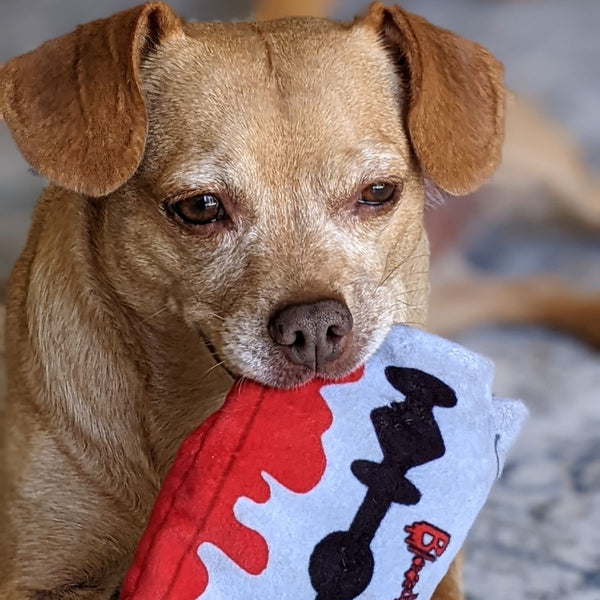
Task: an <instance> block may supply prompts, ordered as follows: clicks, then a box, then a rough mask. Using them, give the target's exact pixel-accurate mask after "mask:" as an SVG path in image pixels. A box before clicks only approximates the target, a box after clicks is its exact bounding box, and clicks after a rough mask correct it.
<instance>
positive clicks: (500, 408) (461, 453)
mask: <svg viewBox="0 0 600 600" xmlns="http://www.w3.org/2000/svg"><path fill="white" fill-rule="evenodd" d="M388 366H395V367H407V368H411V369H418V370H420V371H424V372H425V373H428V374H430V375H433V376H435V377H437V378H439V379H440V380H441V381H443V382H444V383H446V384H448V385H449V386H450V387H451V388H452V389H453V390H454V392H455V394H456V397H457V403H456V406H455V407H453V408H443V407H435V408H434V409H433V414H434V417H435V420H436V422H437V425H438V426H439V429H440V431H441V434H442V437H443V441H444V445H445V454H444V455H443V456H442V457H441V458H438V459H436V460H432V461H431V462H427V463H426V464H423V465H421V466H418V467H415V468H412V469H409V470H408V472H407V474H406V477H407V478H408V480H409V481H410V482H412V483H413V484H414V485H416V487H417V488H418V489H419V490H420V492H421V494H422V497H421V499H420V501H419V502H418V503H417V504H415V505H413V506H407V505H404V504H392V505H391V506H390V508H389V510H388V511H387V513H386V514H385V517H384V518H383V520H382V521H381V525H380V526H379V528H378V530H377V533H376V534H375V537H374V539H373V542H372V543H371V550H372V552H373V556H374V560H375V567H374V573H373V577H372V580H371V582H370V584H369V585H368V587H367V588H366V589H365V590H364V592H362V593H361V594H360V595H359V596H355V597H358V598H361V599H362V600H372V599H374V598H381V599H386V598H389V599H390V600H391V599H392V598H399V597H402V596H401V594H402V587H403V580H404V577H405V575H404V574H405V572H406V571H407V570H408V569H409V567H410V565H411V560H412V559H413V557H414V553H411V552H410V551H409V549H408V548H407V545H406V544H405V542H404V539H405V538H406V537H407V533H408V532H407V531H405V527H406V526H411V525H413V524H418V523H421V522H427V523H429V524H431V525H434V526H435V527H436V528H439V529H441V530H443V531H444V532H447V533H448V534H450V536H451V539H450V543H449V544H448V546H447V548H446V550H445V551H444V552H443V553H442V555H441V556H440V557H435V558H436V560H433V561H429V560H426V561H425V564H424V566H423V568H422V570H421V571H420V573H419V574H418V577H419V580H418V582H417V584H416V586H415V587H414V593H415V594H418V597H419V598H420V600H426V599H427V598H430V597H431V595H432V593H433V591H434V590H435V587H436V586H437V584H438V583H439V581H440V580H441V579H442V577H443V576H444V574H445V573H446V571H447V569H448V567H449V565H450V563H451V561H452V559H453V558H454V557H455V556H456V553H457V552H458V551H459V550H460V548H461V546H462V544H463V542H464V540H465V537H466V535H467V532H468V531H469V529H470V527H471V525H472V523H473V521H474V520H475V517H476V516H477V513H478V512H479V511H480V509H481V507H482V506H483V504H484V502H485V499H486V497H487V495H488V493H489V491H490V488H491V486H492V484H493V482H494V481H495V479H496V478H497V476H498V474H499V472H500V470H501V467H502V465H503V463H504V459H505V456H506V452H507V451H508V448H509V447H510V445H511V444H512V442H513V441H514V439H515V437H516V435H517V433H518V431H519V429H520V427H521V425H522V423H523V421H524V419H525V416H526V409H525V407H524V405H523V404H522V403H521V402H517V401H509V400H502V399H499V398H494V397H493V396H492V383H493V373H494V368H493V365H492V363H491V362H490V361H488V360H487V359H485V358H483V357H482V356H479V355H477V354H475V353H473V352H471V351H469V350H467V349H465V348H463V347H461V346H460V345H458V344H456V343H454V342H450V341H448V340H444V339H441V338H438V337H436V336H433V335H431V334H428V333H425V332H422V331H419V330H416V329H412V328H408V327H405V326H398V327H396V328H394V329H393V331H392V332H391V333H390V334H389V336H388V337H387V339H386V341H385V343H384V344H383V345H382V347H381V349H380V350H379V351H378V352H377V354H376V355H375V356H374V357H373V358H372V359H371V360H370V361H369V363H368V364H367V366H366V368H365V372H364V375H363V377H362V378H361V379H360V380H359V381H357V382H355V383H346V384H342V385H330V386H326V387H324V388H323V389H322V396H323V397H324V399H325V400H326V402H327V404H328V406H329V408H330V410H331V411H332V414H333V424H332V426H331V428H330V429H329V430H328V431H327V432H326V433H325V434H324V436H323V446H324V449H325V455H326V458H327V466H326V469H325V473H324V475H323V477H322V479H321V481H320V482H319V484H318V485H317V486H316V487H315V488H314V489H313V490H311V491H310V492H308V493H306V494H296V493H292V492H290V491H289V490H288V489H286V488H285V487H283V486H282V485H280V484H279V483H278V482H277V481H276V480H274V479H273V478H272V477H271V476H270V475H269V474H264V475H263V476H264V479H265V480H266V481H267V483H268V484H269V485H270V487H271V498H270V499H269V501H268V502H266V503H265V504H257V503H255V502H253V501H251V500H249V499H247V498H242V499H240V500H238V502H237V504H236V505H235V514H236V517H237V518H238V520H239V521H240V522H241V523H242V524H244V525H246V526H248V527H250V528H252V529H254V530H256V531H258V532H259V533H260V535H262V536H263V537H264V538H265V539H266V541H267V544H268V546H269V563H268V566H267V568H266V570H265V571H264V572H263V573H262V574H261V575H258V576H251V575H248V574H247V573H245V572H243V571H242V570H241V569H239V568H238V567H237V566H236V565H235V564H234V563H233V562H232V561H230V559H229V558H228V557H227V556H226V555H224V554H223V553H222V552H221V551H220V550H219V549H218V548H216V547H215V546H212V545H210V544H203V545H201V546H200V548H199V551H198V553H199V555H200V557H201V559H202V561H203V562H204V564H205V565H206V567H207V568H208V572H209V574H210V576H209V584H208V587H207V589H206V591H205V592H204V593H203V594H202V595H201V598H202V600H204V599H208V600H216V599H221V598H225V596H226V597H227V598H228V600H242V599H243V600H246V599H247V598H261V599H262V600H286V599H289V600H292V599H293V600H304V599H306V600H310V599H313V598H315V591H314V589H313V587H312V585H311V580H310V578H309V573H308V568H307V566H308V564H309V562H310V557H311V554H312V552H313V550H314V548H315V546H316V545H317V544H318V543H319V541H320V540H322V539H323V538H324V537H325V536H326V535H328V534H330V533H332V532H335V531H346V530H347V529H348V528H349V527H350V524H351V523H352V521H353V519H354V516H355V515H356V513H357V510H358V508H359V506H361V503H362V502H363V500H364V498H365V494H366V489H367V488H366V486H365V485H363V484H362V483H360V482H359V481H358V479H357V478H356V477H355V476H354V475H353V474H352V472H351V470H350V467H351V464H352V462H353V461H355V460H358V459H367V460H370V461H374V462H375V463H379V462H380V461H381V460H382V449H381V447H380V444H379V442H378V439H377V436H376V435H375V430H374V427H373V424H372V422H371V411H373V410H374V409H377V408H380V407H382V406H389V405H391V403H404V402H405V401H406V398H405V396H404V395H403V394H401V393H399V392H398V391H397V390H396V389H395V388H394V387H393V386H392V385H391V383H390V381H389V380H388V379H387V378H386V374H385V371H384V370H385V368H386V367H388ZM225 591H226V593H225ZM405 597H407V598H410V596H405ZM323 600H329V597H326V599H325V598H324V599H323Z"/></svg>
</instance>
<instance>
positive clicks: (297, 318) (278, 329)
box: [269, 300, 353, 368]
mask: <svg viewBox="0 0 600 600" xmlns="http://www.w3.org/2000/svg"><path fill="white" fill-rule="evenodd" d="M352 325H353V321H352V314H351V313H350V311H349V310H348V307H347V306H346V305H345V304H344V303H342V302H340V301H339V300H321V301H319V302H313V303H310V304H294V305H292V306H288V307H286V308H284V309H283V310H281V311H279V312H278V313H277V314H276V315H274V316H273V318H272V319H271V321H270V322H269V333H270V334H271V338H272V339H273V341H274V342H275V343H276V344H277V345H278V346H280V347H281V349H282V352H283V353H284V354H285V355H286V356H287V357H288V358H289V359H290V361H292V362H293V363H295V364H299V365H306V366H310V367H311V368H317V367H320V366H322V365H324V364H326V363H328V362H331V361H332V360H334V359H335V358H337V357H338V356H339V355H340V354H341V352H342V349H343V344H342V342H343V338H344V337H345V336H346V335H348V334H349V333H350V331H352Z"/></svg>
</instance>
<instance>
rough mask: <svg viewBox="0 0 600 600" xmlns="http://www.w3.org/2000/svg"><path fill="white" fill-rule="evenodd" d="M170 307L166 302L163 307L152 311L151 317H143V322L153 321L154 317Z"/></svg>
mask: <svg viewBox="0 0 600 600" xmlns="http://www.w3.org/2000/svg"><path fill="white" fill-rule="evenodd" d="M168 308H169V305H168V304H165V305H164V306H163V307H162V308H159V309H158V310H157V311H156V312H154V313H152V314H151V315H150V316H149V317H146V318H145V319H142V323H147V322H148V321H151V320H152V319H154V318H156V317H158V315H160V314H162V313H163V312H164V311H165V310H167V309H168Z"/></svg>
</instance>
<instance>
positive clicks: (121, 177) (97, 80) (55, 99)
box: [0, 2, 182, 196]
mask: <svg viewBox="0 0 600 600" xmlns="http://www.w3.org/2000/svg"><path fill="white" fill-rule="evenodd" d="M181 31H182V29H181V22H180V20H179V18H178V17H177V16H176V15H175V14H174V13H173V12H172V11H171V9H170V8H169V7H168V6H166V5H165V4H162V3H160V2H150V3H147V4H144V5H141V6H138V7H137V8H133V9H131V10H128V11H124V12H121V13H118V14H116V15H114V16H112V17H109V18H107V19H101V20H99V21H93V22H91V23H88V24H86V25H82V26H80V27H78V28H77V29H76V30H75V31H74V32H73V33H70V34H68V35H65V36H63V37H60V38H57V39H54V40H51V41H49V42H46V43H45V44H43V45H42V46H40V47H39V48H38V49H37V50H34V51H33V52H29V53H28V54H25V55H23V56H19V57H17V58H14V59H12V60H10V61H9V62H8V63H6V64H5V65H3V66H1V67H0V113H3V115H4V118H5V119H6V122H7V124H8V126H9V128H10V130H11V132H12V135H13V137H14V138H15V141H16V143H17V145H18V147H19V149H20V150H21V152H22V153H23V156H24V157H25V159H26V160H27V161H28V162H29V163H30V164H31V166H32V167H33V168H34V169H35V170H36V171H37V172H38V173H40V174H41V175H43V176H44V177H46V178H48V179H49V180H50V181H52V182H54V183H56V184H58V185H60V186H62V187H65V188H68V189H71V190H75V191H77V192H80V193H83V194H88V195H91V196H103V195H106V194H108V193H110V192H112V191H114V190H115V189H116V188H118V187H119V186H120V185H122V184H123V183H124V182H125V181H127V180H128V179H129V178H130V177H131V175H133V173H134V172H135V170H136V168H137V167H138V165H139V163H140V160H141V157H142V154H143V152H144V146H145V142H146V131H147V116H146V108H145V105H144V100H143V98H142V92H141V89H140V64H141V62H142V59H143V57H144V54H145V53H147V52H148V50H149V49H150V48H151V47H152V46H153V45H156V44H158V43H160V41H161V40H162V39H163V38H165V37H167V36H169V35H171V34H175V33H178V32H181Z"/></svg>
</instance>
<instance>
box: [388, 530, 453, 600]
mask: <svg viewBox="0 0 600 600" xmlns="http://www.w3.org/2000/svg"><path fill="white" fill-rule="evenodd" d="M404 531H406V533H408V534H409V535H408V537H407V538H406V539H405V541H406V545H407V546H408V550H409V551H410V552H411V553H412V554H414V556H413V559H412V561H411V564H410V568H409V569H408V571H406V573H404V583H403V584H402V594H400V596H399V597H398V598H397V600H416V598H418V596H419V594H415V593H414V591H413V590H414V589H415V586H416V585H417V583H418V582H419V573H420V572H421V570H422V569H423V567H424V566H425V564H426V562H427V561H429V562H435V561H436V560H437V559H438V558H439V557H440V556H442V554H444V552H445V551H446V548H447V547H448V544H449V543H450V535H449V534H447V533H446V532H445V531H442V530H441V529H439V528H437V527H436V526H435V525H431V523H427V522H425V521H419V522H418V523H413V524H412V525H407V526H406V527H405V528H404Z"/></svg>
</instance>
